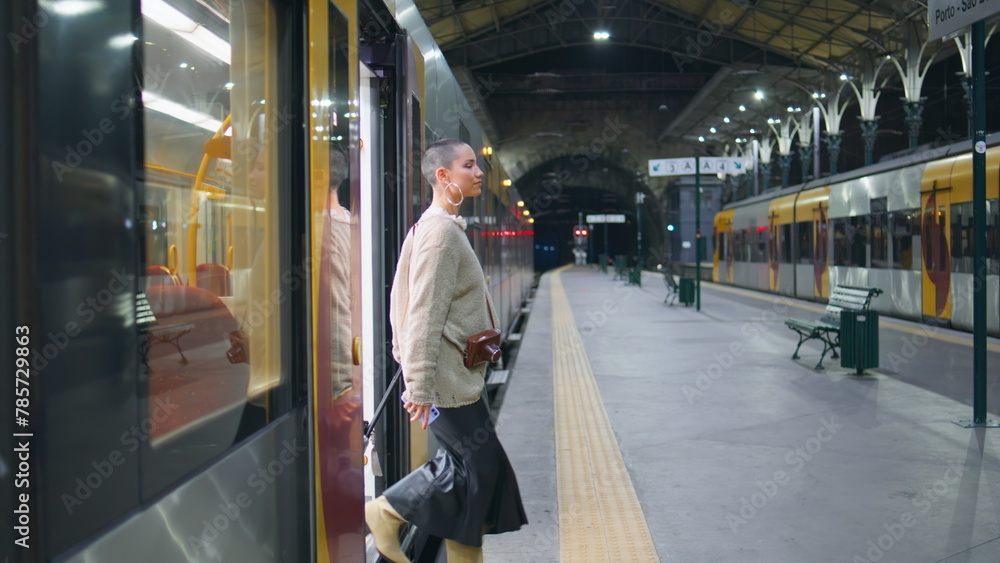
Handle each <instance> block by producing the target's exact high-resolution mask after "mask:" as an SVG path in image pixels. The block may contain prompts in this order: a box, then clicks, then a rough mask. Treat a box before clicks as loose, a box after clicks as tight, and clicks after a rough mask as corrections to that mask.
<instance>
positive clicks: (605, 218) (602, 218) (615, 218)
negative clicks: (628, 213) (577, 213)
mask: <svg viewBox="0 0 1000 563" xmlns="http://www.w3.org/2000/svg"><path fill="white" fill-rule="evenodd" d="M587 222H588V223H591V224H593V223H624V222H625V216H624V215H587Z"/></svg>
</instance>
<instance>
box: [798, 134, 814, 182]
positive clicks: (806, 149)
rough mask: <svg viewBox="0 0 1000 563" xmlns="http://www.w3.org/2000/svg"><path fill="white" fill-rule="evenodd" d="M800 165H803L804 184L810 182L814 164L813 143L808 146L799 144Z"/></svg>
mask: <svg viewBox="0 0 1000 563" xmlns="http://www.w3.org/2000/svg"><path fill="white" fill-rule="evenodd" d="M799 163H800V164H801V165H802V182H808V181H809V173H810V171H811V170H812V163H813V146H812V143H809V144H808V145H803V144H801V143H800V144H799Z"/></svg>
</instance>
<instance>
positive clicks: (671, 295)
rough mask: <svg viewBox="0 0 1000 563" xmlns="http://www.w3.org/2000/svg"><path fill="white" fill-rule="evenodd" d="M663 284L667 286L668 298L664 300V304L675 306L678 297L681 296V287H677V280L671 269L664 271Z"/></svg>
mask: <svg viewBox="0 0 1000 563" xmlns="http://www.w3.org/2000/svg"><path fill="white" fill-rule="evenodd" d="M663 283H664V284H666V285H667V296H666V297H664V298H663V302H664V303H666V304H667V305H673V304H674V302H675V301H677V296H678V295H680V294H681V286H679V285H677V280H675V279H674V274H673V273H671V271H670V269H669V268H667V269H666V270H663Z"/></svg>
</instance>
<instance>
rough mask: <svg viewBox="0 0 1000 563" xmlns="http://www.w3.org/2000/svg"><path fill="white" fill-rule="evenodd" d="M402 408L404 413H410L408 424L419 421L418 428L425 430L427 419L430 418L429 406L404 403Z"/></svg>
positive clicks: (409, 402) (410, 402) (411, 402)
mask: <svg viewBox="0 0 1000 563" xmlns="http://www.w3.org/2000/svg"><path fill="white" fill-rule="evenodd" d="M403 408H404V409H406V412H408V413H410V422H414V421H416V420H419V421H420V428H421V429H422V430H427V419H429V418H430V417H431V406H430V405H418V404H416V403H414V402H413V401H406V403H405V404H404V405H403Z"/></svg>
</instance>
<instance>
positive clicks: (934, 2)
mask: <svg viewBox="0 0 1000 563" xmlns="http://www.w3.org/2000/svg"><path fill="white" fill-rule="evenodd" d="M997 12H1000V0H930V2H929V3H928V4H927V25H928V26H929V27H930V33H929V34H928V36H927V40H928V41H933V40H935V39H940V38H942V37H944V36H945V35H948V34H950V33H954V32H956V31H958V30H960V29H962V28H963V27H967V26H970V25H972V24H974V23H976V22H977V21H979V20H985V19H986V18H988V17H990V16H992V15H993V14H996V13H997Z"/></svg>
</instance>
